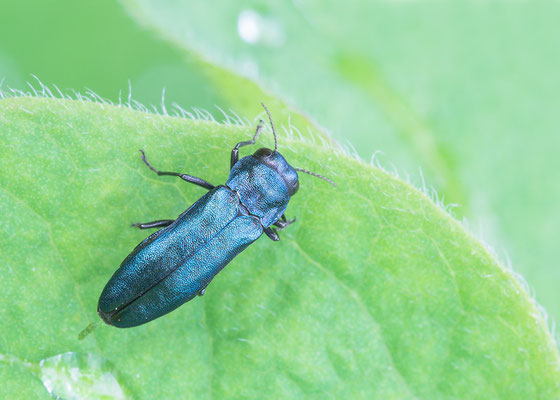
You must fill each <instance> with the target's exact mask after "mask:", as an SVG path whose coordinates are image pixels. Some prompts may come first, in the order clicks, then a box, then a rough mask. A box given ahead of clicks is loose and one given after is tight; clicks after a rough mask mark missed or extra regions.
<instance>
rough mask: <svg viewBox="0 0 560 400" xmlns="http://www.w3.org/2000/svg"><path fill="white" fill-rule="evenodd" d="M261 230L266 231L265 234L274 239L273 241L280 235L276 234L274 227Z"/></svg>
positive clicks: (278, 238) (277, 239)
mask: <svg viewBox="0 0 560 400" xmlns="http://www.w3.org/2000/svg"><path fill="white" fill-rule="evenodd" d="M263 232H264V233H266V236H268V237H269V238H270V239H272V240H274V241H275V242H277V241H279V240H280V236H278V232H276V229H273V228H271V227H268V228H263Z"/></svg>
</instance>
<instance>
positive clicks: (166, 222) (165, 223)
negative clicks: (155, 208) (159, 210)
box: [130, 219, 175, 229]
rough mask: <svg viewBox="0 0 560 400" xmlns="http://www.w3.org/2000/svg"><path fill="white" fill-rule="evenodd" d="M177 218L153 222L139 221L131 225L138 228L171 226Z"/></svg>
mask: <svg viewBox="0 0 560 400" xmlns="http://www.w3.org/2000/svg"><path fill="white" fill-rule="evenodd" d="M174 221H175V220H174V219H160V220H157V221H152V222H144V223H142V222H137V223H135V224H130V226H134V227H136V228H140V229H150V228H159V227H162V226H169V225H171V224H172V223H173V222H174Z"/></svg>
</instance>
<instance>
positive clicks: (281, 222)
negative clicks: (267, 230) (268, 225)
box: [272, 214, 296, 231]
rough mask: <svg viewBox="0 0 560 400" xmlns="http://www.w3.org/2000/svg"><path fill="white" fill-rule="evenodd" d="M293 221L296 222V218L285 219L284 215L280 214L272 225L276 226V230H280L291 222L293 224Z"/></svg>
mask: <svg viewBox="0 0 560 400" xmlns="http://www.w3.org/2000/svg"><path fill="white" fill-rule="evenodd" d="M294 222H296V219H295V218H294V219H287V218H286V215H284V214H282V216H281V217H280V219H279V220H278V221H276V222H275V223H274V224H272V225H274V226H277V227H278V229H277V230H278V231H281V230H283V229H285V228H287V227H288V226H290V225H291V224H293V223H294Z"/></svg>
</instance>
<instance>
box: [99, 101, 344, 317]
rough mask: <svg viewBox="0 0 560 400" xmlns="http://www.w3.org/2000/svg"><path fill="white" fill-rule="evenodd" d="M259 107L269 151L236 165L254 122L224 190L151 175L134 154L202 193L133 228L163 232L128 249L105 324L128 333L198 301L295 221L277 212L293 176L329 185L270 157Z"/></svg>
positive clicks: (109, 293) (110, 290)
mask: <svg viewBox="0 0 560 400" xmlns="http://www.w3.org/2000/svg"><path fill="white" fill-rule="evenodd" d="M263 107H264V108H265V110H266V112H267V114H268V117H269V120H270V125H271V128H272V133H273V135H274V151H273V150H270V149H267V148H262V149H259V150H257V151H256V152H255V153H254V154H253V155H250V156H247V157H243V158H242V159H241V160H239V148H240V147H243V146H247V145H252V144H255V141H256V140H257V139H258V137H259V134H260V132H261V130H262V129H263V121H262V120H261V121H260V122H259V124H258V126H257V129H256V131H255V135H254V136H253V139H252V140H249V141H246V142H240V143H237V145H235V147H234V148H233V150H232V151H231V172H230V175H229V179H228V180H227V182H226V184H225V185H219V186H214V185H212V184H210V183H208V182H207V181H205V180H203V179H200V178H197V177H194V176H191V175H187V174H181V173H177V172H162V171H158V170H156V169H155V168H154V167H152V165H151V164H150V163H149V162H148V160H147V159H146V155H145V154H144V151H143V150H140V152H141V153H142V160H143V161H144V163H145V164H146V165H147V166H148V167H149V168H150V169H151V170H152V171H154V172H156V173H157V174H158V175H171V176H177V177H179V178H181V179H183V180H185V181H187V182H190V183H194V184H195V185H198V186H201V187H203V188H205V189H208V193H207V194H205V195H204V196H202V197H201V198H200V199H199V200H198V201H197V202H196V203H194V204H193V205H192V206H191V207H189V208H188V209H187V210H186V211H185V212H183V213H182V214H181V215H179V217H178V218H177V219H176V220H159V221H152V222H147V223H138V224H133V226H136V227H138V228H140V229H148V228H159V227H163V229H160V230H158V231H157V232H155V233H153V234H151V235H150V236H148V237H147V238H146V239H145V240H144V241H143V242H141V243H140V244H139V245H138V246H136V248H135V249H134V250H133V251H132V253H130V254H129V255H128V257H126V258H125V260H124V261H123V262H122V264H121V266H120V267H119V269H118V270H117V271H116V272H115V273H114V274H113V276H112V277H111V279H110V280H109V282H108V283H107V285H106V286H105V288H104V289H103V292H102V293H101V297H100V298H99V303H98V305H97V312H98V313H99V316H100V317H101V318H102V319H103V321H105V322H106V323H107V324H109V325H113V326H116V327H118V328H129V327H133V326H137V325H141V324H144V323H146V322H149V321H151V320H153V319H155V318H158V317H161V316H162V315H165V314H167V313H168V312H170V311H173V310H174V309H176V308H177V307H179V306H180V305H182V304H183V303H185V302H187V301H189V300H191V299H193V298H194V297H196V296H197V295H198V296H202V295H203V294H204V291H205V290H206V287H207V286H208V284H209V283H210V282H211V281H212V279H213V278H214V276H216V274H217V273H218V272H220V271H221V270H222V269H223V268H224V267H225V266H226V265H227V264H228V263H229V262H230V261H231V260H232V259H233V258H234V257H235V256H236V255H238V254H239V253H241V252H242V251H243V250H245V248H246V247H247V246H249V245H250V244H251V243H253V242H254V241H255V240H257V239H258V238H259V237H260V236H261V235H262V234H263V232H264V233H265V234H266V235H267V236H268V237H269V238H270V239H272V240H275V241H276V240H279V237H278V232H277V230H282V229H284V228H286V227H287V226H288V225H290V224H291V223H293V222H294V221H295V219H293V220H288V219H287V218H286V216H285V215H284V211H285V210H286V207H287V206H288V202H289V201H290V198H291V197H292V196H293V195H294V194H295V193H296V192H297V191H298V188H299V181H298V174H297V172H296V171H300V172H304V173H307V174H311V175H313V176H316V177H318V178H321V179H324V180H326V181H327V182H329V183H331V184H333V185H334V183H333V182H332V181H330V180H329V179H327V178H325V177H322V176H321V175H318V174H315V173H312V172H309V171H307V170H304V169H300V168H294V167H292V166H291V165H290V164H288V162H287V161H286V160H285V159H284V157H283V156H282V155H281V154H280V153H279V152H278V151H277V149H278V142H277V139H276V132H275V130H274V125H273V123H272V118H271V117H270V113H269V112H268V109H267V108H266V106H265V105H264V104H263ZM272 226H276V227H277V228H278V229H277V230H276V229H274V228H272Z"/></svg>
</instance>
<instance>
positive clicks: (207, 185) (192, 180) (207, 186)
mask: <svg viewBox="0 0 560 400" xmlns="http://www.w3.org/2000/svg"><path fill="white" fill-rule="evenodd" d="M140 153H142V161H144V164H146V165H147V166H148V168H150V169H151V170H152V171H154V172H155V173H156V174H158V175H159V176H161V175H169V176H178V177H179V178H181V179H182V180H184V181H186V182H189V183H194V184H195V185H197V186H200V187H203V188H204V189H208V190H210V189H214V185H212V184H211V183H210V182H206V181H205V180H204V179H201V178H197V177H196V176H192V175H188V174H181V173H179V172H169V171H158V170H157V169H155V168H154V167H152V164H150V163H149V162H148V160H147V159H146V154H145V153H144V150H140Z"/></svg>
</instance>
